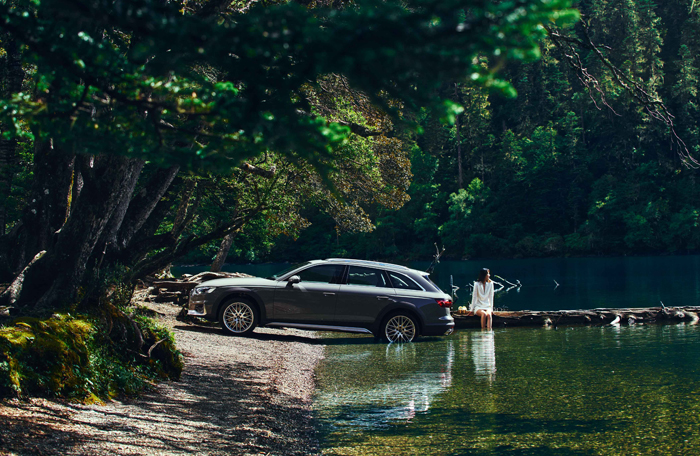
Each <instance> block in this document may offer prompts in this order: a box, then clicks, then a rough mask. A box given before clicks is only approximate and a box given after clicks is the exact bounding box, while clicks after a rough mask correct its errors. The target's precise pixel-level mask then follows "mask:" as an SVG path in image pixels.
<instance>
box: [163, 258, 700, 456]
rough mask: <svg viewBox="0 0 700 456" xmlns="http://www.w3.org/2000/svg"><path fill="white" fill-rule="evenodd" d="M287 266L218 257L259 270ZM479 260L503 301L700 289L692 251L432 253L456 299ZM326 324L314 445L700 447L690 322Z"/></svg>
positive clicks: (698, 367)
mask: <svg viewBox="0 0 700 456" xmlns="http://www.w3.org/2000/svg"><path fill="white" fill-rule="evenodd" d="M286 266H287V265H282V264H276V265H269V264H268V265H246V266H240V265H227V266H226V270H228V271H239V272H247V273H250V274H253V275H257V276H263V277H264V276H268V275H270V274H272V273H274V272H276V271H278V270H281V269H283V268H284V267H286ZM409 266H412V267H415V268H417V269H423V270H424V269H426V268H427V267H428V263H412V264H410V265H409ZM482 267H488V268H490V269H491V271H492V275H497V276H500V277H502V278H503V279H506V280H508V281H510V282H515V281H516V280H519V281H520V283H521V284H522V286H521V287H520V288H513V289H510V290H509V291H505V290H504V291H501V292H499V293H498V294H497V295H496V306H497V307H507V308H509V309H511V310H522V309H531V310H559V309H586V308H597V307H617V308H620V307H647V306H658V305H659V302H663V303H664V304H665V305H667V306H682V305H698V303H699V302H700V256H678V257H627V258H576V259H541V260H498V261H496V260H494V261H478V262H473V261H459V262H443V263H441V264H439V265H438V266H437V267H436V269H435V272H434V274H433V275H432V277H433V280H434V281H435V282H436V283H437V284H438V285H439V286H440V287H441V288H442V289H443V290H445V291H448V290H449V289H450V286H449V285H450V276H452V278H453V281H454V284H455V285H456V286H458V287H460V289H459V290H458V291H457V296H458V299H457V301H456V305H466V304H467V303H468V301H469V298H470V293H469V290H468V288H467V284H468V283H470V282H472V281H473V280H474V279H475V278H476V276H477V274H478V271H479V269H480V268H482ZM202 269H203V268H202ZM174 272H175V273H176V274H177V273H178V272H180V271H177V270H175V271H174ZM187 272H190V273H193V272H198V271H197V270H196V269H193V268H189V269H188V270H187ZM498 280H500V279H498ZM323 338H324V342H325V343H326V344H327V348H326V358H325V359H324V360H323V361H322V362H321V364H320V365H319V366H318V369H317V372H316V374H317V391H316V396H315V399H314V409H315V413H316V417H317V427H318V429H319V438H320V440H321V445H322V448H323V452H324V454H329V455H380V456H381V455H464V454H470V455H518V456H535V455H545V456H547V455H562V456H563V455H692V454H700V357H699V356H698V351H699V350H700V327H699V326H697V325H696V326H694V325H689V324H688V325H686V324H679V325H636V326H622V327H611V326H605V327H576V328H559V329H558V330H557V329H552V328H548V329H546V328H505V329H501V328H498V329H496V330H494V331H481V330H458V331H456V332H455V333H454V334H453V335H451V336H449V337H443V338H423V339H420V340H419V341H417V342H414V343H410V344H390V345H387V344H382V343H375V342H374V340H373V338H372V337H367V336H356V335H347V334H338V333H333V334H330V333H328V334H323Z"/></svg>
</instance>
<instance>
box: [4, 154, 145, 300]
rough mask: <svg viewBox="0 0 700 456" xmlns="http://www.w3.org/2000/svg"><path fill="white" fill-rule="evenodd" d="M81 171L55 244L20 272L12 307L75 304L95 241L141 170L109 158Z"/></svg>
mask: <svg viewBox="0 0 700 456" xmlns="http://www.w3.org/2000/svg"><path fill="white" fill-rule="evenodd" d="M81 169H82V175H83V182H84V188H83V191H82V192H81V194H80V197H79V198H78V201H77V202H76V203H75V207H74V208H73V210H72V211H71V215H70V217H69V219H68V221H67V222H66V223H65V225H64V226H63V228H62V229H61V231H60V233H59V234H58V236H57V240H56V243H55V244H54V245H53V246H52V247H51V248H50V249H48V250H47V253H46V255H44V256H43V257H42V258H41V259H39V260H38V261H37V262H36V263H35V264H34V265H33V266H32V267H31V268H28V270H27V271H26V272H25V277H24V285H23V287H22V291H21V294H20V295H19V298H18V299H17V303H16V306H17V307H20V308H24V310H34V311H45V310H51V309H54V308H57V307H60V306H61V305H63V304H66V303H70V302H74V301H75V299H76V297H77V291H78V288H79V287H80V286H81V285H84V279H85V275H86V270H87V267H88V260H89V259H90V257H91V256H92V255H93V253H94V250H95V247H96V245H97V242H98V240H99V239H100V237H101V235H102V234H103V232H104V230H105V228H106V227H107V224H108V222H109V221H110V219H112V217H113V215H114V213H115V211H116V210H117V208H118V206H119V203H120V202H121V201H123V199H124V198H129V197H130V196H131V195H130V192H132V191H133V187H129V186H125V185H124V182H130V181H132V180H133V179H134V176H133V174H134V173H136V172H140V169H141V164H140V160H136V159H130V158H126V157H120V156H115V155H111V154H109V155H102V156H97V157H96V158H95V160H94V165H93V166H92V167H90V166H87V167H86V166H82V167H81ZM93 267H94V266H93Z"/></svg>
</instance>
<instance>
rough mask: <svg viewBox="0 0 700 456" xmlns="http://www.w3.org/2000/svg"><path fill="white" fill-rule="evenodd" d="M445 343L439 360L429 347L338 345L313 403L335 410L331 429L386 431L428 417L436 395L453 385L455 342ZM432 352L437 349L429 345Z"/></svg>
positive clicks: (423, 345) (418, 345)
mask: <svg viewBox="0 0 700 456" xmlns="http://www.w3.org/2000/svg"><path fill="white" fill-rule="evenodd" d="M443 342H444V343H443V344H441V346H440V350H441V355H440V356H439V357H438V359H437V362H435V361H436V359H435V355H434V353H433V354H430V358H431V362H430V363H429V364H426V363H424V362H422V361H423V358H424V357H425V356H426V355H427V351H426V350H427V346H426V344H420V343H411V344H389V345H383V344H377V345H373V346H358V345H350V346H347V347H335V348H334V351H335V353H334V354H332V355H329V357H328V358H327V359H326V360H324V364H325V365H328V366H329V365H332V369H331V370H328V371H324V370H323V369H321V370H319V372H318V373H317V375H318V377H319V383H323V384H324V387H323V388H322V389H321V390H320V392H318V393H317V396H316V400H315V402H316V403H317V404H322V405H323V410H318V411H319V412H320V413H322V414H323V413H324V412H326V411H332V413H333V414H334V415H335V416H334V418H333V420H332V421H333V427H334V428H336V427H345V426H348V427H352V428H362V429H364V430H371V429H383V428H387V427H388V426H390V425H392V423H396V422H410V421H411V420H412V419H413V418H415V417H416V415H418V414H424V413H427V412H428V411H429V410H430V407H431V405H432V404H433V403H434V401H435V400H436V398H437V396H438V395H439V394H440V393H442V392H443V391H445V390H446V389H448V388H449V387H450V386H451V385H452V375H453V374H452V369H453V364H454V358H455V349H454V341H452V340H445V341H443ZM431 349H435V347H434V346H432V345H431Z"/></svg>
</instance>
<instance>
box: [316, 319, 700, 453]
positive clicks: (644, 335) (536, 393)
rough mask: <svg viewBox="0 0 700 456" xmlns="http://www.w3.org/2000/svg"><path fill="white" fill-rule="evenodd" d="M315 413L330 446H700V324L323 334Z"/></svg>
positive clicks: (677, 449)
mask: <svg viewBox="0 0 700 456" xmlns="http://www.w3.org/2000/svg"><path fill="white" fill-rule="evenodd" d="M327 341H328V344H329V345H328V346H327V351H326V359H325V360H324V361H323V362H322V364H321V365H320V366H319V368H318V369H317V385H318V386H317V394H316V397H315V401H314V404H315V411H316V415H317V420H318V428H319V432H320V439H321V444H322V448H323V449H324V454H331V455H336V454H337V455H463V454H475V455H482V454H483V455H631V454H634V455H690V454H698V452H700V357H698V349H699V348H700V328H698V326H691V325H683V324H682V325H643V326H630V327H609V326H608V327H577V328H569V329H559V330H554V329H541V328H508V329H496V330H494V331H481V330H460V331H457V332H455V334H453V335H452V336H450V337H445V338H434V339H423V340H421V341H418V342H415V343H411V344H392V345H386V344H376V343H370V342H369V341H371V338H359V337H354V336H345V335H342V336H341V335H337V334H336V335H327Z"/></svg>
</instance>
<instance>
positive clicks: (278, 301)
mask: <svg viewBox="0 0 700 456" xmlns="http://www.w3.org/2000/svg"><path fill="white" fill-rule="evenodd" d="M451 307H452V298H451V297H450V295H448V294H445V293H444V292H443V291H442V290H440V288H439V287H438V286H437V285H435V284H434V283H433V282H432V281H431V280H430V278H429V276H428V273H427V272H423V271H418V270H415V269H410V268H407V267H404V266H399V265H395V264H389V263H378V262H374V261H364V260H349V259H341V258H330V259H327V260H313V261H309V262H306V263H303V264H299V265H296V266H294V267H292V268H289V269H287V270H285V271H282V272H280V273H278V274H275V275H273V276H272V277H268V278H265V279H263V278H253V277H247V278H229V279H215V280H210V281H207V282H204V283H201V284H200V285H198V286H197V287H196V288H194V289H193V290H192V292H191V294H190V302H189V310H188V315H191V316H196V317H203V318H206V319H208V320H212V321H216V320H218V321H219V322H220V323H221V326H222V327H223V329H224V330H225V331H226V332H227V333H230V334H233V335H247V334H250V333H251V332H252V331H253V329H255V328H256V327H257V326H268V327H288V328H299V329H309V330H320V331H344V332H358V333H370V334H373V335H374V336H375V337H376V338H381V339H384V340H386V341H389V342H410V341H412V340H414V339H415V338H416V337H418V336H419V335H423V336H440V335H448V334H451V333H452V331H453V330H454V320H453V319H452V316H451V314H450V308H451Z"/></svg>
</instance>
